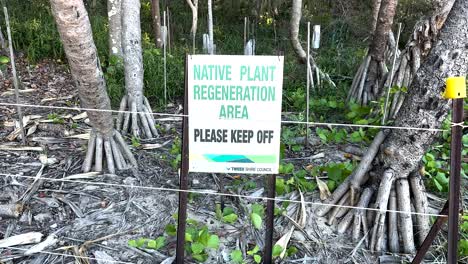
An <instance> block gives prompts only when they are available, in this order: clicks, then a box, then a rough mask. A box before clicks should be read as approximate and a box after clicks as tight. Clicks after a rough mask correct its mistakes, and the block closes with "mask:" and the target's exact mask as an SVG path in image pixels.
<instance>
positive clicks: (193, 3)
mask: <svg viewBox="0 0 468 264" xmlns="http://www.w3.org/2000/svg"><path fill="white" fill-rule="evenodd" d="M186 1H187V4H188V5H189V6H190V9H192V27H191V29H190V33H191V34H192V49H193V53H194V54H195V38H196V36H197V24H198V0H186Z"/></svg>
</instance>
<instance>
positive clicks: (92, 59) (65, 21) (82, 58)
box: [50, 0, 136, 173]
mask: <svg viewBox="0 0 468 264" xmlns="http://www.w3.org/2000/svg"><path fill="white" fill-rule="evenodd" d="M50 3H51V5H52V12H53V14H54V17H55V21H56V23H57V27H58V31H59V33H60V37H61V40H62V43H63V48H64V50H65V54H66V55H67V58H68V63H69V65H70V71H71V73H72V76H73V78H74V79H75V82H76V85H77V86H78V94H79V96H80V101H81V105H82V107H84V108H91V109H99V110H111V105H110V100H109V97H108V96H107V92H106V82H105V80H104V76H103V73H102V70H101V66H100V64H99V57H98V54H97V50H96V46H95V45H94V41H93V35H92V32H91V24H90V23H89V18H88V13H87V12H86V9H85V6H84V4H83V1H82V0H68V1H61V0H50ZM88 117H89V120H90V122H91V125H92V127H93V130H92V132H91V139H90V140H89V144H88V152H87V154H86V158H85V161H84V163H83V170H84V171H85V172H87V171H90V170H91V167H92V164H93V155H95V159H94V164H95V170H96V171H102V170H103V157H104V153H103V151H105V158H106V161H107V168H108V170H109V171H110V172H111V173H114V171H115V166H117V168H118V169H123V168H125V167H126V164H127V163H126V161H125V160H128V161H129V162H130V163H131V164H132V165H134V166H136V161H135V159H134V158H133V155H132V154H131V153H130V151H129V149H128V147H127V146H126V145H125V142H124V141H123V139H122V137H121V136H120V134H119V133H118V132H116V131H114V129H113V125H112V114H111V112H107V111H88ZM115 140H117V141H118V142H119V145H117V144H114V146H113V147H112V146H111V143H112V142H114V141H115ZM122 152H123V154H122ZM114 165H115V166H114Z"/></svg>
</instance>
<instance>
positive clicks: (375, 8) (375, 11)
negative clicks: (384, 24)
mask: <svg viewBox="0 0 468 264" xmlns="http://www.w3.org/2000/svg"><path fill="white" fill-rule="evenodd" d="M381 3H382V0H373V1H372V21H371V25H372V26H371V31H370V34H371V35H372V34H374V31H375V28H376V26H377V19H378V18H379V10H380V5H381Z"/></svg>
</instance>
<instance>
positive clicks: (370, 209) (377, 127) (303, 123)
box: [0, 102, 468, 264]
mask: <svg viewBox="0 0 468 264" xmlns="http://www.w3.org/2000/svg"><path fill="white" fill-rule="evenodd" d="M0 106H6V107H25V108H40V109H55V110H70V111H95V112H108V113H116V114H119V113H120V114H122V113H128V114H131V113H139V114H145V115H147V114H151V115H154V116H160V117H176V118H178V119H182V118H183V117H189V118H190V115H184V114H171V113H159V112H152V113H148V112H133V111H120V110H112V109H94V108H83V107H65V106H48V105H31V104H16V103H3V102H1V103H0ZM159 121H160V122H163V121H165V120H162V119H161V120H159ZM255 121H264V122H269V121H268V120H255ZM281 123H283V124H286V125H287V124H297V125H309V126H328V127H350V128H376V129H398V130H414V131H428V132H443V131H449V130H448V129H440V128H425V127H404V126H388V125H361V124H346V123H326V122H305V121H292V120H282V121H281ZM451 126H461V127H462V128H467V127H468V126H466V125H464V123H451ZM0 175H1V176H3V177H5V178H7V177H12V178H15V177H16V178H24V179H31V180H44V181H49V182H62V183H77V184H84V185H95V186H110V187H119V188H130V189H132V188H134V189H142V190H152V191H160V192H176V193H180V192H186V193H193V194H201V195H214V196H224V197H234V198H240V199H249V200H263V201H268V200H273V201H275V202H288V203H298V204H305V205H309V206H315V207H317V206H330V207H338V208H346V209H352V210H366V211H377V212H380V213H398V214H406V215H426V216H432V217H448V215H443V214H435V213H420V212H413V211H411V212H408V211H400V210H388V209H387V210H381V209H377V208H369V207H358V206H350V205H340V204H327V203H322V202H314V201H301V200H300V199H298V200H293V199H283V198H268V197H263V196H253V195H243V194H233V193H223V192H217V191H211V190H196V189H190V190H182V189H178V188H167V187H155V186H138V185H128V184H118V183H107V182H94V181H84V180H76V179H66V178H65V179H64V178H62V179H58V178H47V177H42V176H41V177H38V176H28V175H19V174H7V173H0ZM306 242H309V243H313V241H306ZM323 244H324V245H325V244H326V243H323ZM333 246H334V247H336V245H333ZM3 248H5V249H11V250H22V251H26V250H27V249H25V248H21V247H3ZM349 249H352V248H350V247H349ZM354 250H356V248H354ZM360 250H361V249H360ZM362 250H364V249H362ZM38 253H43V254H49V255H56V256H63V257H72V258H75V259H85V260H95V261H103V262H105V261H107V262H105V263H125V264H129V263H133V262H125V261H115V260H114V261H111V260H108V259H98V258H93V257H84V256H77V255H72V254H64V253H58V252H52V251H38ZM383 253H385V254H387V253H388V252H383ZM391 254H393V255H395V256H407V254H398V253H391ZM0 259H1V258H0Z"/></svg>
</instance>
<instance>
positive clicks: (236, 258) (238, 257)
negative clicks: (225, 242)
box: [230, 249, 244, 264]
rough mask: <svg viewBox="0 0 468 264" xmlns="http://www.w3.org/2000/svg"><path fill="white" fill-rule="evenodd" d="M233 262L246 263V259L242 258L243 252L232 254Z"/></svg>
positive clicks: (235, 251) (234, 251)
mask: <svg viewBox="0 0 468 264" xmlns="http://www.w3.org/2000/svg"><path fill="white" fill-rule="evenodd" d="M230 257H231V261H232V262H234V263H238V264H241V263H244V257H243V256H242V251H240V250H239V249H236V250H233V251H232V252H231V254H230Z"/></svg>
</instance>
